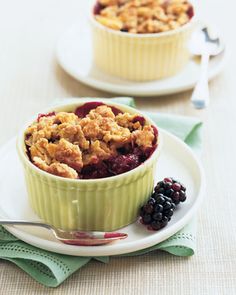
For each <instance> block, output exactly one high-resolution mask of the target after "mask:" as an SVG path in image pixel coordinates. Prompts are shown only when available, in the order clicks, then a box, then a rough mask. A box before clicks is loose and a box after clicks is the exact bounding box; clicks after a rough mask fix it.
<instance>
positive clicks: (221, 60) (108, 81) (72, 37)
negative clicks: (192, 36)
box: [56, 21, 227, 96]
mask: <svg viewBox="0 0 236 295" xmlns="http://www.w3.org/2000/svg"><path fill="white" fill-rule="evenodd" d="M56 56H57V60H58V62H59V64H60V65H61V67H62V68H63V69H64V70H65V71H66V72H67V73H68V74H70V75H71V76H72V77H74V78H75V79H77V80H79V81H80V82H82V83H84V84H86V85H89V86H91V87H94V88H96V89H100V90H104V91H108V92H111V93H116V94H122V95H124V94H125V95H134V96H154V95H156V96H158V95H167V94H173V93H178V92H181V91H185V90H188V89H192V88H193V87H194V86H195V84H196V83H197V81H198V78H199V74H200V59H199V58H197V57H195V58H194V57H193V58H192V59H191V60H190V61H189V63H188V64H187V66H186V67H185V68H184V69H183V71H181V72H180V73H179V74H177V75H175V76H173V77H170V78H166V79H162V80H157V81H150V82H133V81H128V80H124V79H121V78H118V77H114V76H111V75H108V74H106V73H104V72H102V71H101V70H99V69H98V68H97V67H96V65H94V63H93V56H92V36H91V31H90V27H89V26H88V23H86V22H84V23H83V21H81V23H79V24H76V25H74V26H72V27H71V28H70V29H69V30H68V31H67V32H66V33H64V35H63V36H62V37H61V38H60V40H59V41H58V44H57V48H56ZM226 59H227V51H226V50H224V52H222V53H221V54H220V55H218V56H216V57H214V58H212V59H211V61H210V65H209V80H210V79H212V78H214V77H215V76H216V75H217V74H219V73H220V71H221V70H222V69H223V66H224V64H225V61H226Z"/></svg>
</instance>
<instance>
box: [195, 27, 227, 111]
mask: <svg viewBox="0 0 236 295" xmlns="http://www.w3.org/2000/svg"><path fill="white" fill-rule="evenodd" d="M223 50H224V45H223V43H222V41H221V40H220V38H219V37H218V36H216V35H215V36H213V34H212V32H210V30H209V28H208V27H204V28H203V29H202V30H198V31H197V32H195V33H194V34H193V38H192V40H191V42H190V51H191V52H192V53H193V54H195V55H200V56H201V75H200V78H199V80H198V82H197V85H196V86H195V89H194V91H193V94H192V97H191V102H192V103H193V105H194V107H195V108H197V109H203V108H205V107H206V106H207V105H208V104H209V101H210V98H209V87H208V66H209V59H210V57H211V56H216V55H218V54H220V53H221V52H222V51H223Z"/></svg>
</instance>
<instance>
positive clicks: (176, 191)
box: [154, 177, 187, 205]
mask: <svg viewBox="0 0 236 295" xmlns="http://www.w3.org/2000/svg"><path fill="white" fill-rule="evenodd" d="M154 190H155V193H156V194H163V195H165V196H167V197H169V198H171V200H172V202H173V203H175V205H178V204H179V203H180V202H185V201H186V198H187V196H186V187H185V186H184V185H183V184H182V183H180V182H179V181H177V180H175V179H173V178H171V177H167V178H164V180H162V181H159V182H158V183H157V185H156V187H155V189H154Z"/></svg>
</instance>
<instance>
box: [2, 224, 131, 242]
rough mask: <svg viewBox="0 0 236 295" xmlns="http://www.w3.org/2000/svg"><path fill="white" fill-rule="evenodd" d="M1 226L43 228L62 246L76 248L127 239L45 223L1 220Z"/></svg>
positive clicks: (115, 233) (115, 234)
mask: <svg viewBox="0 0 236 295" xmlns="http://www.w3.org/2000/svg"><path fill="white" fill-rule="evenodd" d="M0 224H3V225H31V226H38V227H43V228H46V229H48V230H50V231H51V232H52V233H53V234H54V236H55V237H56V239H57V240H59V241H61V242H62V243H64V244H69V245H76V246H97V245H104V244H109V243H111V242H114V241H117V240H123V239H126V238H127V237H128V235H127V234H125V233H118V232H98V231H65V230H60V229H57V228H55V227H54V226H51V225H49V224H46V223H41V222H37V221H36V222H30V221H23V220H1V219H0Z"/></svg>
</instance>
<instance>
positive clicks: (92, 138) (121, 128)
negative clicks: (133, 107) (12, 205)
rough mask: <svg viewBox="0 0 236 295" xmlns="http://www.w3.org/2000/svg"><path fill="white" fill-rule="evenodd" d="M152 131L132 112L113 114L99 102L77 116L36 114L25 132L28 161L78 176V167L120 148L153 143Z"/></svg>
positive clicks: (142, 147) (62, 113)
mask: <svg viewBox="0 0 236 295" xmlns="http://www.w3.org/2000/svg"><path fill="white" fill-rule="evenodd" d="M154 141H155V134H154V130H153V128H152V127H151V126H150V125H147V124H146V122H145V119H144V118H143V117H140V116H138V115H136V114H134V115H131V114H129V113H119V114H116V115H115V114H114V112H113V110H112V109H111V108H110V107H108V106H106V105H100V106H98V107H96V108H94V109H92V110H90V111H89V112H88V114H87V115H86V116H85V117H83V118H80V117H79V116H77V115H76V114H74V113H66V112H59V113H51V114H48V115H42V116H39V118H38V120H37V121H36V122H34V123H33V124H32V125H30V126H29V127H28V128H27V130H26V133H25V143H26V146H27V150H28V153H29V156H30V159H31V161H32V162H33V163H34V164H35V165H36V166H37V167H39V168H40V169H42V170H44V171H46V172H49V173H51V174H54V175H57V176H62V177H67V178H72V179H75V178H79V177H80V173H81V171H82V169H83V168H84V167H85V166H88V165H94V164H97V163H99V162H101V161H103V160H107V159H110V158H112V157H115V156H117V155H118V150H119V149H120V148H125V147H127V146H134V145H135V146H137V147H139V148H140V149H142V150H145V149H146V148H150V147H152V146H153V142H154Z"/></svg>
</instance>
